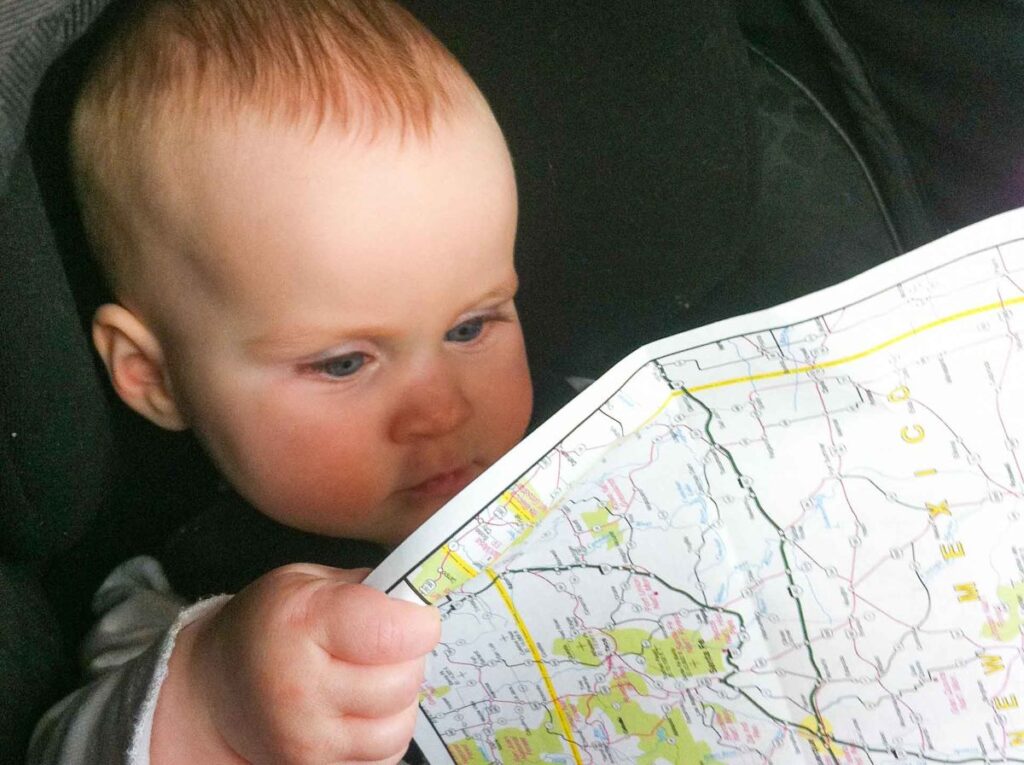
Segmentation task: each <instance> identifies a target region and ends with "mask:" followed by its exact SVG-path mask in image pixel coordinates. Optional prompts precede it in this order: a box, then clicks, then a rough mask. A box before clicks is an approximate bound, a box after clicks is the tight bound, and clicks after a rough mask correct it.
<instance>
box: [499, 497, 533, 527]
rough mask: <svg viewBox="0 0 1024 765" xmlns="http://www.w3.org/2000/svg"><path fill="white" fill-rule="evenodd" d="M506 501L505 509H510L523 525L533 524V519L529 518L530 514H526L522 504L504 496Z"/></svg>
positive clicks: (513, 498)
mask: <svg viewBox="0 0 1024 765" xmlns="http://www.w3.org/2000/svg"><path fill="white" fill-rule="evenodd" d="M506 496H507V497H508V501H507V502H506V503H505V506H506V507H509V508H511V509H512V512H513V513H515V514H516V515H518V516H519V519H520V520H521V521H523V522H524V523H528V524H529V523H533V522H534V518H532V517H530V514H529V513H528V512H526V508H525V507H523V505H522V503H520V501H519V500H518V499H516V498H515V497H513V496H512V495H510V494H506Z"/></svg>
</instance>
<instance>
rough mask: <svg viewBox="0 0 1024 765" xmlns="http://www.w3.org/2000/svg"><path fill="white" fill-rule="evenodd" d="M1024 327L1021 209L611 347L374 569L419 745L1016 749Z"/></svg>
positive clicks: (868, 756) (542, 757)
mask: <svg viewBox="0 0 1024 765" xmlns="http://www.w3.org/2000/svg"><path fill="white" fill-rule="evenodd" d="M652 310H654V307H653V306H652ZM623 320H628V317H623ZM1022 340H1024V210H1021V211H1015V212H1011V213H1006V214H1004V215H1002V216H998V217H996V218H993V219H990V220H988V221H985V222H983V223H981V224H977V225H975V226H972V227H969V228H967V229H964V230H962V231H958V232H956V233H954V234H951V235H950V236H947V237H945V238H943V239H941V240H939V241H937V242H934V243H932V244H930V245H928V246H926V247H923V248H921V249H919V250H916V251H914V252H912V253H908V254H906V255H903V256H901V257H899V258H897V259H895V260H892V261H890V262H888V263H886V264H884V265H882V266H879V267H878V268H875V269H872V270H871V271H868V272H866V273H864V274H862V275H860V276H858V277H856V278H854V279H851V280H849V281H847V282H844V283H843V284H840V285H837V286H835V287H831V288H829V289H826V290H823V291H821V292H817V293H814V294H812V295H808V296H806V297H803V298H800V299H798V300H795V301H792V302H790V303H787V304H785V305H782V306H779V307H777V308H773V309H769V310H766V311H762V312H758V313H755V314H750V315H747V316H742V317H738V318H735V319H731V320H728V321H723V322H719V323H717V324H714V325H711V326H708V327H703V328H701V329H697V330H693V331H690V332H685V333H682V334H680V335H676V336H674V337H670V338H667V339H665V340H661V341H658V342H655V343H652V344H651V345H648V346H645V347H644V348H641V349H640V350H638V351H636V352H635V353H633V354H632V355H630V356H629V357H627V358H626V359H625V360H623V361H622V362H620V363H619V364H617V365H616V366H615V367H614V368H613V369H612V370H610V371H609V372H608V373H607V374H605V375H604V376H602V377H601V378H600V379H599V380H597V381H596V382H595V383H594V384H593V385H591V386H590V387H589V388H587V389H586V390H585V391H583V392H582V393H581V394H580V395H579V396H578V397H577V398H576V399H575V400H573V401H572V402H571V403H570V404H568V405H567V406H566V407H564V408H563V409H562V410H561V411H560V412H558V413H557V414H556V415H555V416H554V417H553V418H551V419H550V420H549V421H548V422H546V423H545V424H544V425H542V426H541V427H540V428H538V429H537V430H536V431H534V432H533V433H532V434H530V436H529V437H528V438H527V439H525V440H524V441H523V442H522V443H521V444H520V445H519V446H518V447H517V448H516V449H515V450H513V451H512V452H511V453H510V454H508V455H507V456H506V457H504V458H503V459H502V460H501V461H500V462H499V463H497V464H496V465H495V466H494V467H492V468H491V469H490V470H489V471H487V472H486V473H485V474H484V475H483V476H481V477H480V478H479V479H477V480H476V481H475V482H474V483H473V484H472V485H470V486H469V487H468V488H467V489H466V490H465V491H463V492H462V493H461V494H460V495H459V496H458V497H456V498H455V499H454V500H453V501H452V502H450V503H449V504H448V505H447V506H446V507H445V508H443V509H442V510H441V511H439V512H438V513H437V515H436V516H435V517H434V518H432V519H431V520H430V521H429V522H428V523H427V524H426V525H425V526H424V527H422V528H421V529H419V530H418V531H417V532H416V533H415V534H414V535H413V536H412V537H411V538H410V539H409V540H408V541H407V542H406V543H405V544H403V545H402V546H401V547H399V548H398V549H397V550H396V551H395V552H394V553H393V554H392V555H391V556H390V557H389V558H388V560H387V561H385V563H384V564H383V565H382V566H381V567H380V568H378V569H377V570H376V571H375V572H374V573H373V574H372V575H371V578H370V580H369V581H370V582H371V583H373V584H375V585H376V586H379V587H381V588H383V589H385V590H387V591H388V592H390V593H391V594H392V595H395V596H397V597H403V598H407V599H411V600H419V601H423V602H426V603H432V604H434V605H436V606H437V607H438V608H439V609H440V611H441V614H442V625H443V627H442V638H441V642H440V645H439V646H438V648H437V650H436V651H435V652H434V654H433V656H432V657H431V659H430V661H429V664H428V669H427V677H426V682H425V685H424V687H423V689H422V695H421V705H420V708H421V715H420V721H419V725H418V728H417V736H416V741H417V743H418V744H419V745H420V747H421V748H422V750H423V751H424V754H425V755H426V756H427V758H428V760H429V761H430V762H431V763H458V764H459V765H469V764H471V763H472V764H473V765H477V764H479V763H562V764H565V765H599V764H600V763H639V765H655V764H656V763H686V764H687V765H691V764H693V763H700V764H702V765H747V764H748V763H750V764H753V763H759V764H763V763H831V765H839V764H840V763H842V764H845V763H858V764H860V765H868V764H871V765H881V764H882V763H899V764H900V765H906V764H907V763H1024V472H1022V466H1024V345H1022Z"/></svg>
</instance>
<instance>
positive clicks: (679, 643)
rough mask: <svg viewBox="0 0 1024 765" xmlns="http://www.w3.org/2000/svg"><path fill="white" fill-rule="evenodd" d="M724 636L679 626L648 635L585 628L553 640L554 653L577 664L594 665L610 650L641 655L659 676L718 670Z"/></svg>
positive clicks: (707, 673)
mask: <svg viewBox="0 0 1024 765" xmlns="http://www.w3.org/2000/svg"><path fill="white" fill-rule="evenodd" d="M727 640H728V636H723V637H722V638H719V639H716V640H712V641H711V642H707V641H705V640H704V638H703V637H701V635H700V633H699V632H696V631H694V630H680V631H678V632H673V633H672V634H671V635H669V636H668V637H667V638H652V636H651V633H649V632H646V631H645V630H639V629H614V630H608V631H607V632H597V633H593V632H588V633H586V634H583V635H580V636H579V637H576V638H572V639H571V640H567V639H565V638H558V639H556V640H555V644H554V653H555V655H557V656H565V657H566V658H568V659H571V660H572V661H574V662H576V663H577V664H584V665H586V666H588V667H597V666H599V665H600V664H602V663H603V662H604V661H606V660H607V657H608V656H610V655H612V654H619V655H635V656H639V657H641V658H642V659H643V663H644V667H645V669H646V671H647V672H649V673H651V674H653V675H660V676H662V677H699V676H701V675H711V674H715V673H717V672H721V671H722V669H723V666H724V659H723V651H724V650H725V648H726V645H727Z"/></svg>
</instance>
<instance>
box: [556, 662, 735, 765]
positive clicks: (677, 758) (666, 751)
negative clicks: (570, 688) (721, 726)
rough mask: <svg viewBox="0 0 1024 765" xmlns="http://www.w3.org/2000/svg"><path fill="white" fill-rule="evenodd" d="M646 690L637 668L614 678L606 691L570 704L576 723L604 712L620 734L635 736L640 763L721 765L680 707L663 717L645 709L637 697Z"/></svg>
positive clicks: (578, 723)
mask: <svg viewBox="0 0 1024 765" xmlns="http://www.w3.org/2000/svg"><path fill="white" fill-rule="evenodd" d="M646 694H647V683H646V682H645V681H644V678H643V677H642V676H641V675H639V674H637V673H635V672H626V673H624V674H622V675H620V676H619V677H616V678H615V679H614V680H613V681H612V685H611V689H610V690H609V691H608V692H607V693H598V694H594V695H592V696H585V697H584V698H583V699H581V700H580V701H579V702H578V703H576V704H572V705H570V708H571V709H572V711H573V713H574V715H575V716H576V718H577V719H576V725H577V726H583V725H587V724H589V723H593V722H594V715H595V714H596V713H601V714H602V715H604V716H605V717H607V718H608V720H609V722H610V723H611V724H612V726H614V729H615V734H616V735H617V736H630V737H632V738H635V739H636V743H637V748H638V749H639V750H640V752H641V753H642V754H641V755H640V757H639V758H638V759H637V760H636V762H637V765H655V763H660V762H670V763H675V764H676V765H721V763H718V761H717V760H715V759H714V758H713V757H712V756H711V748H710V747H709V746H708V745H707V744H706V743H704V742H698V741H696V740H694V738H693V736H692V734H691V733H690V728H689V726H687V724H686V719H685V718H684V717H683V714H682V712H681V711H680V710H679V709H673V710H672V711H671V712H669V713H668V714H667V715H665V716H664V717H661V716H659V715H657V714H654V713H653V712H648V711H647V710H645V709H644V708H643V707H642V706H641V705H640V703H639V702H638V701H636V697H639V696H644V695H646Z"/></svg>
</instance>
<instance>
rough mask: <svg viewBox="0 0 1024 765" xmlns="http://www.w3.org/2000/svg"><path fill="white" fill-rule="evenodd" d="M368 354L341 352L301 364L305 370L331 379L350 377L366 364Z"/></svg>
mask: <svg viewBox="0 0 1024 765" xmlns="http://www.w3.org/2000/svg"><path fill="white" fill-rule="evenodd" d="M367 360H368V356H367V355H366V354H365V353H363V352H361V351H353V352H351V353H342V354H338V355H337V356H331V357H330V358H326V359H320V360H318V361H310V362H308V363H306V364H303V365H302V368H303V369H304V370H305V371H308V372H311V373H313V374H317V375H320V376H322V377H326V378H328V379H331V380H344V379H345V378H347V377H352V376H353V375H355V374H356V373H357V372H359V370H360V369H362V368H363V366H364V365H365V364H366V362H367Z"/></svg>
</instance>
